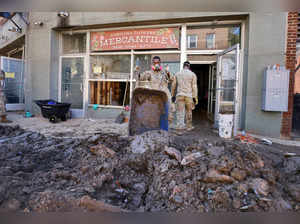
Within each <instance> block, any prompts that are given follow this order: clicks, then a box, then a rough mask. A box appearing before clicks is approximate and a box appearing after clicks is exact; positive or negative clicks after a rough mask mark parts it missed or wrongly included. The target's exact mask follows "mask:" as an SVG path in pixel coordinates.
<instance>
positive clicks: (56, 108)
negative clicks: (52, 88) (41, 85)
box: [34, 99, 71, 123]
mask: <svg viewBox="0 0 300 224" xmlns="http://www.w3.org/2000/svg"><path fill="white" fill-rule="evenodd" d="M34 102H35V103H36V104H37V105H38V106H39V107H40V108H41V112H42V115H43V117H44V118H48V119H49V121H50V122H52V123H56V122H57V120H58V119H61V120H62V121H66V120H67V114H68V112H69V109H70V106H71V104H70V103H60V102H57V101H55V100H51V99H50V100H35V101H34Z"/></svg>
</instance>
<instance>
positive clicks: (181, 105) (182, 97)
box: [172, 61, 198, 131]
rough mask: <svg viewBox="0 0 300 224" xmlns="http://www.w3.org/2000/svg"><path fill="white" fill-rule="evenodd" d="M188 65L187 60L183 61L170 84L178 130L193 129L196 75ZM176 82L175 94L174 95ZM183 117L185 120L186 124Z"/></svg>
mask: <svg viewBox="0 0 300 224" xmlns="http://www.w3.org/2000/svg"><path fill="white" fill-rule="evenodd" d="M190 67H191V65H190V63H189V62H188V61H186V62H184V63H183V70H181V71H180V72H178V73H176V74H175V79H174V82H173V84H172V96H173V97H172V102H175V101H176V106H177V111H176V115H177V116H176V117H177V129H178V130H183V129H185V128H187V130H188V131H190V130H192V129H193V126H192V110H193V109H195V105H197V104H198V88H197V76H196V75H195V73H194V72H192V71H191V70H190ZM176 84H177V94H176V97H175V89H176ZM184 113H185V114H184ZM184 119H185V120H186V125H185V123H184Z"/></svg>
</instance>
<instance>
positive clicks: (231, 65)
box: [215, 44, 240, 136]
mask: <svg viewBox="0 0 300 224" xmlns="http://www.w3.org/2000/svg"><path fill="white" fill-rule="evenodd" d="M239 54H240V49H239V44H237V45H235V46H233V47H231V48H229V49H227V50H225V51H224V52H222V53H221V54H219V55H218V61H217V62H218V64H217V89H216V90H217V91H216V108H215V126H216V127H218V121H219V116H220V114H233V135H234V136H236V134H237V129H238V127H239V116H240V111H239V103H240V102H239V94H238V89H239V86H238V85H239V81H238V80H239V58H240V57H239Z"/></svg>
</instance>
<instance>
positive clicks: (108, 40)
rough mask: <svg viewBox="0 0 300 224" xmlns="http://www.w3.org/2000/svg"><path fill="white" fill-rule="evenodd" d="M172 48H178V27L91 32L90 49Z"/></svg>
mask: <svg viewBox="0 0 300 224" xmlns="http://www.w3.org/2000/svg"><path fill="white" fill-rule="evenodd" d="M174 48H176V49H178V48H179V28H178V27H172V28H150V29H134V30H116V31H105V32H91V50H92V51H114V50H130V49H174Z"/></svg>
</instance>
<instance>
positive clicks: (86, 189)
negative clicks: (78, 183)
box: [84, 186, 95, 193]
mask: <svg viewBox="0 0 300 224" xmlns="http://www.w3.org/2000/svg"><path fill="white" fill-rule="evenodd" d="M84 191H85V192H87V193H94V192H95V189H94V188H93V187H92V186H87V187H85V188H84Z"/></svg>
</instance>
